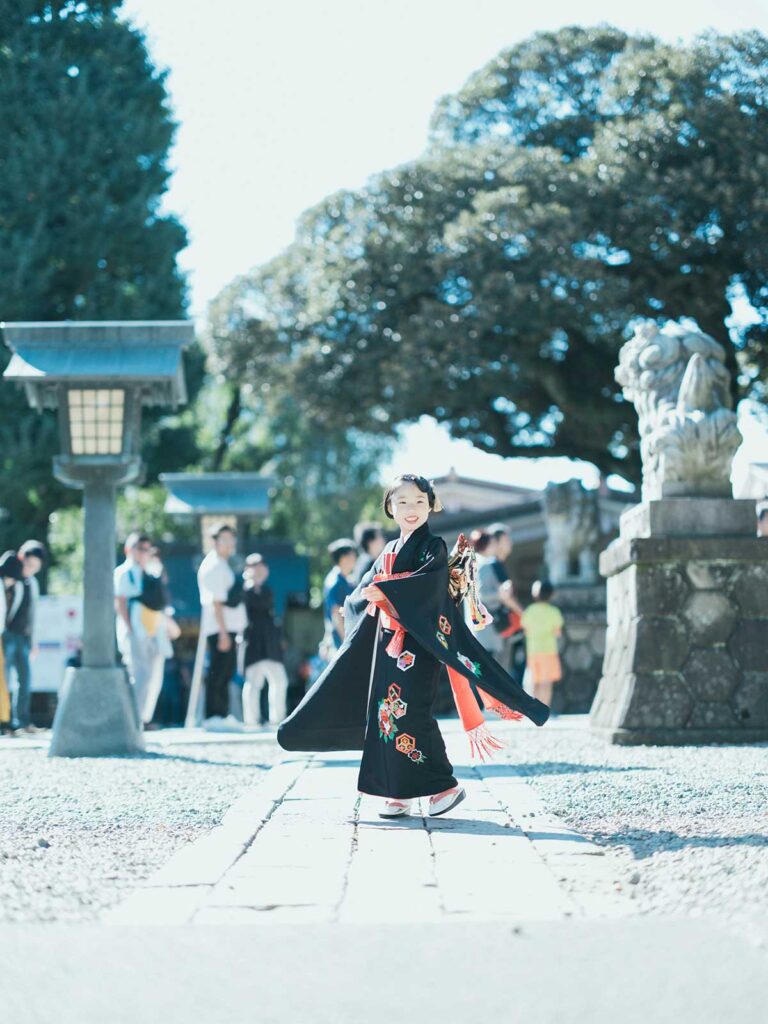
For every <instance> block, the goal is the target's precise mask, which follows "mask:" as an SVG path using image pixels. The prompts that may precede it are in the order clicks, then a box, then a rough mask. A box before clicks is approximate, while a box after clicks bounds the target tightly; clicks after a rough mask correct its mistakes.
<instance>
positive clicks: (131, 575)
mask: <svg viewBox="0 0 768 1024" xmlns="http://www.w3.org/2000/svg"><path fill="white" fill-rule="evenodd" d="M124 550H125V561H123V562H121V563H120V565H118V566H117V568H116V569H115V575H114V582H115V610H116V612H117V619H116V628H117V647H118V650H119V652H120V655H121V657H122V659H123V663H124V665H125V667H126V670H127V672H128V676H129V678H130V680H131V683H132V685H133V688H134V694H135V697H136V706H137V708H138V712H139V717H140V718H141V721H142V723H143V724H144V726H145V727H147V726H149V724H150V723H151V721H152V718H153V716H154V713H155V707H156V705H157V699H158V697H159V696H160V690H161V689H162V686H163V674H164V671H165V661H166V658H169V657H170V656H171V654H172V653H173V648H172V645H171V638H172V636H174V637H175V636H178V626H177V624H176V622H175V621H173V620H172V619H170V617H169V615H168V595H167V592H166V588H165V584H164V582H163V575H164V570H163V566H162V563H161V562H160V560H159V556H158V552H157V548H155V547H154V545H153V544H152V540H151V538H150V537H149V536H148V535H147V534H146V533H140V532H138V531H135V532H133V533H131V534H129V535H128V537H127V538H126V541H125V545H124Z"/></svg>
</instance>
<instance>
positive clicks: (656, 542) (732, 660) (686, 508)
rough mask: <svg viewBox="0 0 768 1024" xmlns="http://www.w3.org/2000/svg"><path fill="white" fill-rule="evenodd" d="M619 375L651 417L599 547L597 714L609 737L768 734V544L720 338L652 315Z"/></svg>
mask: <svg viewBox="0 0 768 1024" xmlns="http://www.w3.org/2000/svg"><path fill="white" fill-rule="evenodd" d="M616 379H617V380H618V381H619V383H620V384H621V385H622V387H623V389H624V394H625V396H626V397H627V398H629V399H630V400H631V401H632V402H634V404H635V407H636V409H637V412H638V417H639V420H640V424H639V426H640V437H641V454H642V458H643V500H642V501H641V502H640V503H639V504H637V505H635V506H634V507H633V508H630V509H627V510H626V511H625V512H624V513H623V514H622V516H621V522H620V535H619V537H618V538H616V540H614V541H612V542H611V543H610V544H609V546H608V547H607V548H606V550H605V551H603V553H602V554H601V556H600V572H601V574H602V575H603V576H605V577H606V579H607V581H608V586H607V604H608V609H607V610H608V629H607V632H606V641H605V657H604V659H603V674H602V677H601V679H600V684H599V686H598V690H597V694H596V696H595V701H594V704H593V705H592V712H591V723H592V728H593V730H594V731H595V733H596V734H597V735H600V736H603V737H605V738H606V739H608V740H609V741H610V742H612V743H653V744H661V743H754V742H765V741H766V740H768V664H767V663H766V637H768V542H767V541H765V540H764V539H760V538H758V537H757V536H756V515H755V501H754V500H746V499H745V500H736V499H734V498H733V497H732V496H731V495H732V488H731V482H730V474H731V463H732V461H733V456H734V453H735V451H736V448H737V447H738V445H739V443H740V441H741V436H740V434H739V431H738V429H737V426H736V416H735V415H734V413H733V412H732V410H731V408H730V404H731V403H730V395H729V377H728V372H727V370H726V368H725V365H724V354H723V349H722V348H721V346H720V345H718V344H717V342H716V341H714V340H713V339H712V338H709V337H707V335H705V334H702V333H701V332H700V331H698V330H690V329H688V328H686V327H685V326H683V325H682V324H680V323H671V324H668V325H667V326H665V327H664V328H663V329H662V330H659V328H658V327H657V326H656V324H653V323H646V324H643V325H642V326H641V327H640V328H639V329H638V330H637V332H636V333H635V335H634V337H633V338H632V339H631V340H630V341H628V342H627V344H626V345H624V347H623V348H622V350H621V353H620V363H619V366H618V368H617V370H616Z"/></svg>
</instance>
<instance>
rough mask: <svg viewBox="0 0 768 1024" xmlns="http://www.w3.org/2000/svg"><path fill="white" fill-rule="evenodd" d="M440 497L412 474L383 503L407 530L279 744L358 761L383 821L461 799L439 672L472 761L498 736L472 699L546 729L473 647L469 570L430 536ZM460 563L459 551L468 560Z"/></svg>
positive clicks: (353, 607)
mask: <svg viewBox="0 0 768 1024" xmlns="http://www.w3.org/2000/svg"><path fill="white" fill-rule="evenodd" d="M440 508H441V506H440V503H439V499H438V498H437V496H436V494H435V492H434V489H433V488H432V485H431V484H430V483H429V481H428V480H426V479H425V478H424V477H421V476H415V475H413V474H404V475H402V476H399V477H397V478H396V479H395V481H394V482H393V484H392V486H391V487H389V488H388V489H387V491H386V493H385V495H384V512H385V514H386V515H387V516H388V517H389V518H390V519H393V520H394V521H395V522H396V523H397V525H398V526H399V527H400V536H399V538H398V539H397V540H396V541H390V543H388V544H387V545H386V547H385V548H384V551H383V552H382V554H381V555H380V556H379V557H378V558H377V560H376V562H375V563H374V565H373V567H372V568H371V569H370V570H369V572H368V573H367V574H366V575H365V576H364V577H363V579H362V580H361V581H360V583H359V585H358V587H357V589H356V590H355V592H354V593H353V594H352V595H351V597H349V598H348V599H347V601H346V604H345V606H344V620H345V626H346V632H345V638H344V643H343V644H342V646H341V648H340V650H339V652H338V654H337V656H336V658H335V659H334V660H333V662H331V664H330V665H329V666H328V668H327V669H326V670H325V671H324V672H323V674H322V675H321V676H320V678H319V679H318V680H317V681H316V683H315V684H314V686H313V687H312V689H311V690H310V691H309V692H308V693H307V695H306V696H305V697H304V700H303V701H302V702H301V704H300V705H299V706H298V707H297V708H296V710H295V711H294V712H293V714H292V715H291V716H290V717H289V718H287V719H286V720H285V722H283V723H282V725H281V726H280V728H279V730H278V733H277V738H278V742H279V743H280V745H281V746H282V747H283V748H284V749H286V750H354V749H357V750H360V749H361V750H362V751H363V755H362V760H361V764H360V774H359V778H358V789H359V790H360V791H361V792H363V793H368V794H372V795H374V796H380V797H384V799H385V804H384V807H383V809H382V811H381V812H380V813H381V816H382V817H387V818H390V817H399V816H401V815H404V814H408V813H409V811H410V809H411V802H412V800H413V799H414V798H416V797H422V796H424V797H430V801H429V813H430V815H432V816H436V815H439V814H445V813H446V812H447V811H450V810H451V809H452V808H454V807H455V806H456V805H457V804H458V803H460V802H461V800H463V799H464V795H465V794H464V790H463V789H462V788H461V787H460V786H459V785H458V783H457V782H456V779H455V778H454V776H453V769H452V767H451V764H450V762H449V761H448V758H447V756H446V752H445V744H444V742H443V738H442V736H441V734H440V730H439V728H438V726H437V722H436V721H435V718H434V715H433V712H432V707H433V704H434V700H435V696H436V692H437V681H438V676H439V673H440V663H441V662H442V663H443V664H444V665H445V666H446V667H447V669H448V675H449V678H450V681H451V687H452V689H453V693H454V697H455V699H456V703H457V707H458V709H459V714H460V716H461V719H462V723H463V725H464V728H465V729H466V730H467V732H468V735H469V739H470V746H471V748H472V750H473V752H475V753H478V754H479V755H480V756H482V755H483V753H490V752H491V751H492V750H493V749H494V748H498V746H499V744H498V743H497V742H496V741H495V740H494V739H493V737H491V736H490V734H489V733H488V730H487V728H486V726H485V724H484V718H483V714H482V712H481V710H480V708H479V707H478V704H477V701H476V699H475V697H474V695H473V693H472V690H471V689H470V686H469V682H468V676H470V675H471V676H472V677H473V679H474V683H475V686H476V688H477V691H478V693H479V694H480V696H481V697H482V700H483V702H484V704H485V706H486V707H488V708H490V709H491V710H493V711H495V712H496V713H497V714H499V715H501V716H502V717H504V718H519V717H520V713H521V712H522V713H523V714H525V715H527V716H528V717H529V718H530V719H531V720H532V721H534V722H535V723H536V724H537V725H543V724H544V722H545V721H546V720H547V717H548V715H549V710H548V708H546V707H545V706H544V705H543V704H541V703H540V702H539V701H537V700H535V699H534V698H532V697H530V696H528V694H526V693H525V692H524V691H523V689H522V687H521V686H519V684H518V683H516V682H515V680H514V679H512V678H511V676H509V675H507V673H506V672H505V671H504V670H503V669H502V668H501V666H500V665H498V664H497V663H496V662H495V661H494V660H493V658H492V657H491V656H490V655H489V654H488V653H487V652H486V651H485V649H484V648H483V647H482V646H481V644H480V643H479V642H478V641H477V639H476V638H475V636H474V635H473V633H472V632H471V630H470V629H469V627H468V626H467V625H466V623H465V621H464V613H463V609H462V608H461V607H457V601H458V602H460V601H462V600H463V599H464V598H469V599H470V610H471V613H472V619H473V622H475V623H476V624H477V625H481V624H484V621H483V616H482V614H481V613H482V609H481V608H479V607H478V606H477V605H476V604H473V602H472V600H471V599H472V592H471V586H470V584H471V582H472V581H471V579H468V577H469V576H471V563H469V565H468V567H467V568H466V571H465V572H464V573H462V572H461V571H460V566H459V565H457V564H456V562H457V559H454V565H453V566H451V565H450V564H449V559H448V553H447V550H446V546H445V543H444V541H443V540H442V538H440V537H436V536H434V534H432V533H431V532H430V530H429V524H428V520H429V514H430V512H431V511H440ZM461 550H462V552H463V550H464V549H463V548H462V549H461Z"/></svg>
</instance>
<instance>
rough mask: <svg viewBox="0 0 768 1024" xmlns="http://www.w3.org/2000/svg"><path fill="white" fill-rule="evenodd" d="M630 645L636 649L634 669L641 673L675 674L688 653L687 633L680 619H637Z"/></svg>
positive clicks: (631, 634) (631, 633) (633, 625)
mask: <svg viewBox="0 0 768 1024" xmlns="http://www.w3.org/2000/svg"><path fill="white" fill-rule="evenodd" d="M633 634H634V636H633ZM633 639H634V643H633ZM629 645H630V648H634V658H633V659H632V661H633V665H632V667H633V668H634V670H635V671H636V672H638V673H646V672H653V671H654V670H657V671H662V672H670V671H674V670H675V669H679V668H680V667H681V665H682V664H683V662H684V661H685V658H686V655H687V654H688V637H687V635H686V630H685V628H684V627H683V626H682V624H681V623H680V622H678V621H677V620H676V619H655V618H646V617H642V618H639V619H637V620H636V621H635V622H633V623H632V627H631V630H630V641H629Z"/></svg>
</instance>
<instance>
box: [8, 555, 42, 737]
mask: <svg viewBox="0 0 768 1024" xmlns="http://www.w3.org/2000/svg"><path fill="white" fill-rule="evenodd" d="M18 559H19V562H20V563H21V579H19V580H16V582H15V583H14V586H13V587H12V588H9V590H8V591H7V592H6V596H7V608H6V618H5V632H4V633H3V652H4V654H5V670H6V674H7V675H6V678H7V679H8V681H9V682H10V678H11V672H13V673H14V674H15V676H16V687H15V690H14V694H13V709H12V711H13V713H12V719H13V727H14V729H16V730H20V731H22V732H28V733H34V732H38V731H39V730H38V729H37V727H36V726H34V725H33V724H32V713H31V698H32V669H31V665H30V661H31V660H32V659H33V658H36V657H37V630H36V619H37V602H38V598H39V596H40V588H39V586H38V583H37V579H36V576H37V574H38V573H39V572H40V570H41V569H42V567H43V562H44V560H45V548H44V547H43V545H42V544H41V543H40V541H37V540H28V541H25V542H24V543H23V544H22V545H21V547H20V548H19V550H18Z"/></svg>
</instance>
